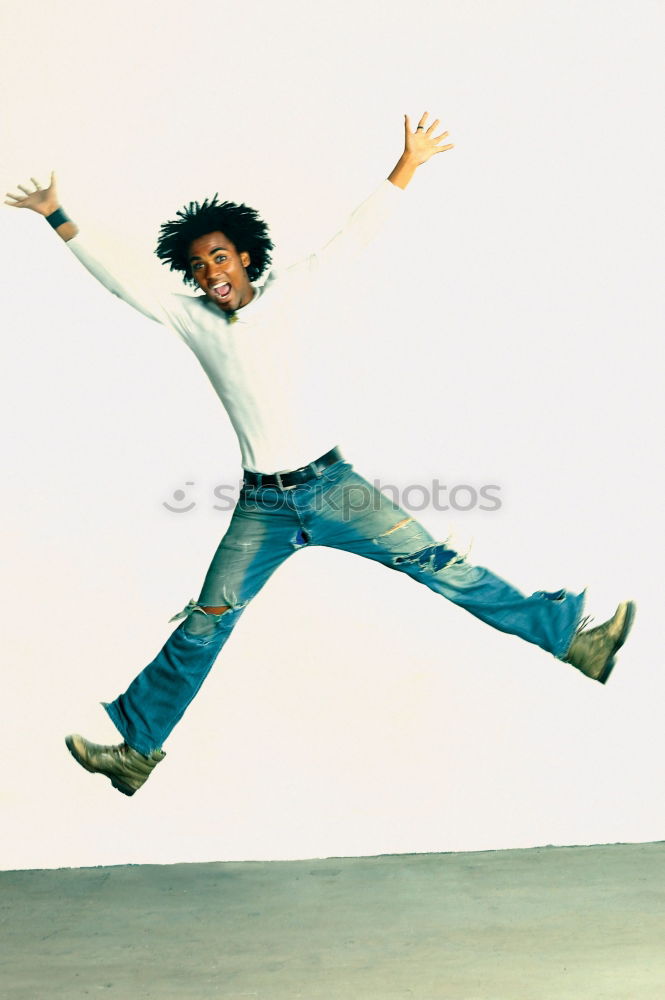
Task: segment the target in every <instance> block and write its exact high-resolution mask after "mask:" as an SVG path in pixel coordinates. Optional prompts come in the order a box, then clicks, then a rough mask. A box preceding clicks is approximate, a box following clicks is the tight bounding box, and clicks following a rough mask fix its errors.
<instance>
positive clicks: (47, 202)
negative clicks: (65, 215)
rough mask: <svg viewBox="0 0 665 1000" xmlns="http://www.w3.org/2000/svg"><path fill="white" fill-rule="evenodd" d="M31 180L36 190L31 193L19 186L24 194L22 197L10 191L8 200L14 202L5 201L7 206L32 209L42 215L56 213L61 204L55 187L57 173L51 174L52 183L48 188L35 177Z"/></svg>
mask: <svg viewBox="0 0 665 1000" xmlns="http://www.w3.org/2000/svg"><path fill="white" fill-rule="evenodd" d="M30 180H31V181H32V183H33V184H34V186H35V190H34V191H30V190H29V189H28V188H27V187H24V186H23V185H22V184H19V185H18V189H19V191H23V192H24V193H23V194H22V195H20V194H12V193H11V192H10V191H8V192H7V198H11V199H12V200H11V201H5V205H11V206H12V208H31V209H32V211H33V212H38V213H39V214H40V215H50V214H51V213H52V212H55V210H56V208H58V206H59V204H60V203H59V201H58V192H57V190H56V186H55V171H52V172H51V182H50V184H49V186H48V187H47V188H42V187H41V185H40V183H39V181H36V180H35V178H34V177H31V178H30Z"/></svg>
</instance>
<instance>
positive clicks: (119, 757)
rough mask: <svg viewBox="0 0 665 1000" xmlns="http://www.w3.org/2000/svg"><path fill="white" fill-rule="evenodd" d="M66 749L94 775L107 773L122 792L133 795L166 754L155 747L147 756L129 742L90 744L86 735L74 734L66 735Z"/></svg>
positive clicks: (112, 782)
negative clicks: (111, 744)
mask: <svg viewBox="0 0 665 1000" xmlns="http://www.w3.org/2000/svg"><path fill="white" fill-rule="evenodd" d="M65 743H66V744H67V749H68V750H69V752H70V753H71V755H72V757H74V759H75V760H77V761H78V762H79V764H80V765H81V767H84V768H85V769H86V771H91V772H92V773H93V774H105V775H106V777H107V778H110V779H111V784H112V785H113V787H114V788H117V789H118V791H119V792H122V794H123V795H133V794H134V792H137V791H138V790H139V788H140V787H141V785H144V784H145V782H146V781H147V780H148V778H149V777H150V773H151V771H152V769H153V768H154V767H156V766H157V764H159V762H160V760H163V759H164V757H166V754H165V753H164V751H163V750H153V751H152V753H151V754H150V756H149V757H144V756H143V754H142V753H139V752H138V750H133V749H132V748H131V747H128V746H127V744H126V743H120V744H119V745H118V746H101V745H100V744H99V743H90V742H89V741H88V740H86V738H85V737H84V736H79V734H78V733H74V734H73V735H71V736H66V737H65Z"/></svg>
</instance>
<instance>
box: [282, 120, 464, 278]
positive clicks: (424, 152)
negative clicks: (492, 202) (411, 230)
mask: <svg viewBox="0 0 665 1000" xmlns="http://www.w3.org/2000/svg"><path fill="white" fill-rule="evenodd" d="M427 118H428V112H427V111H425V113H424V114H423V115H421V118H420V121H419V122H418V125H417V126H416V128H415V129H413V130H412V129H411V124H410V122H409V117H408V115H405V116H404V150H403V152H402V154H401V156H400V158H399V160H398V161H397V163H396V164H395V166H394V167H393V169H392V170H391V172H390V174H389V175H388V177H387V178H386V179H385V180H384V181H382V182H381V184H380V185H379V186H378V187H377V188H376V189H375V190H374V191H373V193H372V194H371V195H370V196H369V198H367V199H366V200H365V201H363V202H362V204H361V205H359V206H358V208H356V210H355V211H354V212H353V213H352V214H351V216H350V217H349V218H348V220H347V221H346V223H345V225H344V226H343V228H342V229H341V230H340V231H339V232H338V233H336V234H335V236H333V238H332V239H331V240H330V241H329V242H328V243H326V245H325V246H324V247H322V248H321V249H320V250H319V251H317V252H316V253H313V254H310V255H309V256H308V257H306V258H304V259H303V260H301V261H298V262H297V263H296V264H293V265H292V266H291V267H289V268H287V271H288V272H289V273H291V274H295V273H298V272H300V273H302V272H303V271H308V272H310V273H316V272H318V273H321V274H324V273H326V272H328V271H336V269H337V267H344V266H345V265H346V264H348V263H350V262H351V261H353V260H354V258H356V257H357V256H358V254H359V253H360V252H361V251H362V250H363V249H364V248H365V247H366V246H367V245H368V244H369V243H370V241H371V240H372V239H374V237H375V236H376V235H377V234H378V233H379V232H380V230H381V228H382V227H383V225H384V223H385V222H386V220H387V219H388V218H389V217H390V216H391V215H392V213H393V211H394V209H395V207H396V206H397V204H398V202H399V201H400V200H401V198H402V197H403V195H402V194H400V191H399V190H397V189H401V190H402V191H403V190H404V189H405V188H406V186H407V185H408V184H409V182H410V181H411V179H412V178H413V175H414V174H415V172H416V170H417V169H418V167H419V166H421V165H422V164H423V163H426V162H427V161H428V160H429V159H431V158H432V157H433V156H434V155H435V154H436V153H445V152H446V150H448V149H452V148H453V143H447V144H445V145H441V142H442V140H443V139H444V138H445V137H446V136H447V135H448V133H447V132H442V133H441V134H439V135H435V132H436V130H437V126H438V124H439V119H438V118H436V119H435V120H434V121H433V122H432V124H431V125H429V126H427V124H426V123H427Z"/></svg>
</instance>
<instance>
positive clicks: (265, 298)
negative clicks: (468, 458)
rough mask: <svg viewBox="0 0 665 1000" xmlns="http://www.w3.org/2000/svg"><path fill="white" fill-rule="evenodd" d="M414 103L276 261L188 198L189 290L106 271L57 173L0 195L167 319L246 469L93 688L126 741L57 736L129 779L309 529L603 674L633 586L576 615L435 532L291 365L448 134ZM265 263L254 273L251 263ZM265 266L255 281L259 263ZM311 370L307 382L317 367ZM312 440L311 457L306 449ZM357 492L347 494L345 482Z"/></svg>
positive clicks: (258, 240) (111, 283)
mask: <svg viewBox="0 0 665 1000" xmlns="http://www.w3.org/2000/svg"><path fill="white" fill-rule="evenodd" d="M427 120H428V113H427V112H425V113H424V114H423V115H422V117H421V118H420V121H419V123H418V125H417V127H416V128H415V129H412V128H411V124H410V122H409V118H408V116H406V115H405V116H404V136H405V141H404V151H403V153H402V155H401V156H400V158H399V160H398V161H397V163H396V165H395V167H394V169H393V170H392V171H391V173H390V174H389V176H388V177H387V178H386V179H385V180H383V181H382V182H381V183H380V184H379V185H378V186H377V187H376V189H375V190H374V192H373V193H372V194H371V195H370V197H369V198H367V199H366V200H365V201H364V202H363V203H362V204H361V205H360V206H359V208H357V209H356V210H355V212H353V214H352V215H351V216H350V218H349V219H348V221H347V222H346V224H345V225H344V227H343V228H342V229H341V230H340V232H339V233H337V235H336V236H335V237H334V238H333V239H332V240H331V241H330V242H329V243H328V244H327V245H326V246H324V247H323V249H321V250H320V251H318V252H317V253H314V254H312V255H311V256H309V257H307V258H305V259H304V260H302V261H300V262H298V263H297V264H294V265H293V266H291V267H289V268H286V269H285V270H284V271H283V272H280V271H276V270H275V269H273V268H271V267H270V264H271V253H270V251H271V250H272V249H273V243H272V241H271V240H270V237H269V235H268V227H267V225H266V224H265V222H263V221H262V220H261V219H260V218H259V216H258V214H257V213H256V211H255V210H254V209H251V208H249V207H247V206H246V205H244V204H241V205H238V204H236V203H234V202H228V201H225V202H221V203H220V202H219V201H218V199H217V195H215V197H214V198H212V199H211V200H208V199H206V201H204V202H203V204H199V203H198V202H196V203H194V202H190V204H189V205H188V206H185V207H184V208H183V209H181V210H180V211H179V212H177V213H176V214H177V218H176V219H173V220H171V221H169V222H166V223H164V224H163V225H162V227H161V230H160V236H159V241H158V244H157V248H156V251H155V252H156V255H157V257H158V258H159V259H160V260H161V261H162V262H163V263H164V264H168V265H169V266H170V269H171V270H172V271H177V272H179V273H180V274H181V275H182V277H183V281H184V282H185V284H186V285H189V286H193V287H194V288H195V289H196V290H198V291H200V292H201V293H202V294H197V295H195V296H192V295H174V294H165V293H159V292H158V293H155V292H153V291H152V290H151V289H150V288H149V287H146V286H145V285H144V284H143V283H142V282H140V281H136V280H135V278H134V276H132V275H131V274H130V275H128V276H127V277H126V278H125V277H123V278H117V277H115V273H112V272H111V271H108V270H107V269H106V267H105V266H104V265H103V264H101V263H100V262H99V261H98V260H97V258H96V257H95V255H94V253H93V250H92V249H91V248H90V247H89V246H88V243H87V241H86V239H85V237H84V236H82V235H80V233H79V230H78V227H77V226H76V225H75V223H74V222H72V221H71V220H70V219H69V218H68V217H67V216H66V215H65V213H64V211H63V209H62V207H61V206H60V202H59V200H58V195H57V191H56V182H55V176H54V175H53V174H52V175H51V181H50V184H49V186H48V187H47V188H42V187H41V186H40V185H39V183H38V182H37V181H36V180H35V179H34V178H32V185H33V189H30V188H29V187H26V186H23V185H19V190H20V191H22V192H23V194H22V195H21V194H8V195H7V197H8V199H9V200H8V201H6V202H5V204H8V205H11V206H13V207H15V208H29V209H32V210H33V211H35V212H38V213H39V214H40V215H43V216H45V218H46V221H47V222H48V223H49V224H50V225H51V226H52V227H53V229H55V231H56V232H57V233H58V235H59V236H60V237H61V238H62V239H63V240H64V241H65V242H66V244H67V246H68V248H69V249H70V250H71V251H72V252H73V253H74V254H75V256H76V257H77V258H78V259H79V261H80V262H81V263H82V264H83V266H84V267H86V268H87V269H88V270H89V271H90V272H91V273H92V274H93V275H94V276H95V277H96V278H97V279H98V280H99V281H100V282H101V283H102V284H103V285H105V287H106V288H108V289H109V291H111V292H113V293H114V294H115V295H117V296H119V297H120V298H121V299H123V300H124V301H125V302H128V303H129V304H130V305H131V306H133V307H134V308H135V309H137V310H138V311H139V312H141V313H143V315H145V316H147V317H149V318H150V319H153V320H156V321H157V322H158V323H161V324H163V325H165V326H167V327H170V328H171V329H173V330H174V331H175V332H176V333H177V334H178V335H179V336H180V337H181V338H182V339H183V340H184V341H185V343H186V344H187V346H188V347H189V348H191V350H192V351H193V352H194V353H195V355H196V357H197V358H198V360H199V361H200V363H201V365H202V366H203V369H204V371H205V373H206V375H207V376H208V378H209V379H210V381H211V383H212V385H213V387H214V389H215V391H216V392H217V394H218V395H219V398H220V399H221V401H222V404H223V405H224V407H225V409H226V412H227V414H228V416H229V418H230V420H231V423H232V425H233V427H234V429H235V431H236V434H237V436H238V442H239V446H240V454H241V461H242V467H243V474H244V479H243V486H242V489H241V492H240V496H239V499H238V501H237V503H236V506H235V509H234V511H233V515H232V518H231V522H230V524H229V527H228V530H227V531H226V533H225V535H224V537H223V538H222V540H221V542H220V543H219V547H218V548H217V551H216V553H215V555H214V557H213V560H212V563H211V565H210V567H209V569H208V572H207V575H206V577H205V580H204V582H203V587H202V590H201V592H200V594H199V597H198V600H196V601H195V600H190V601H189V603H188V604H187V605H186V607H185V608H184V609H183V610H182V611H180V612H179V613H178V614H176V615H174V616H173V618H171V619H170V620H171V621H178V620H180V621H179V624H178V625H177V627H176V628H175V629H174V631H173V632H172V633H171V635H170V636H169V637H168V639H167V640H166V642H165V644H164V646H163V647H162V649H161V650H160V651H159V652H158V654H157V656H156V657H155V659H154V660H152V662H151V663H149V664H148V665H147V666H146V667H145V668H144V669H143V670H142V671H141V672H140V673H139V674H138V676H137V677H136V678H135V679H134V680H133V681H132V682H131V684H130V685H129V687H128V688H127V690H126V691H125V692H124V694H121V695H119V696H118V697H117V698H116V699H115V701H112V702H110V703H108V704H104V708H105V709H106V711H107V712H108V714H109V716H110V718H111V719H112V721H113V723H114V724H115V726H116V728H117V729H118V731H119V733H120V734H121V736H122V739H123V742H122V743H119V744H117V745H113V746H101V745H99V744H96V743H91V742H89V741H88V740H87V739H85V738H84V737H83V736H79V735H71V736H67V738H66V743H67V746H68V748H69V750H70V752H71V753H72V755H73V756H74V758H75V759H76V760H77V761H78V763H79V764H81V765H82V766H83V767H84V768H85V769H86V770H88V771H92V772H94V773H99V774H104V775H106V776H107V777H108V778H110V780H111V782H112V784H113V785H114V787H115V788H117V789H118V790H119V791H120V792H122V793H124V794H125V795H133V794H134V792H136V791H137V790H138V789H139V788H140V787H141V786H142V785H143V784H144V783H145V781H146V780H147V778H148V777H149V775H150V773H151V772H152V770H153V768H154V767H155V766H156V765H157V764H158V763H159V762H160V761H161V760H162V759H163V758H164V756H165V754H164V751H163V749H162V747H163V744H164V743H165V741H166V739H167V737H168V736H169V734H170V733H171V731H172V730H173V728H174V726H175V725H176V724H177V722H178V721H179V719H180V718H181V717H182V715H183V713H184V712H185V710H186V709H187V707H188V705H189V704H190V702H191V701H192V699H193V698H194V697H195V695H196V694H197V692H198V690H199V688H200V687H201V684H202V683H203V681H204V680H205V678H206V676H207V674H208V672H209V671H210V669H211V667H212V665H213V663H214V662H215V660H216V658H217V655H218V653H219V652H220V650H221V648H222V646H223V645H224V643H225V642H226V640H227V639H228V637H229V635H230V634H231V632H232V630H233V628H234V627H235V625H236V622H237V621H238V619H239V618H240V616H241V615H242V613H243V612H244V610H245V608H246V607H247V605H248V604H249V602H250V601H251V600H252V598H253V597H254V596H255V595H256V594H257V593H258V592H259V590H260V589H261V588H262V587H263V585H264V584H265V583H266V582H267V580H268V579H269V577H270V576H271V575H272V574H273V573H274V572H275V570H276V569H277V568H278V567H279V566H280V565H281V564H282V563H283V562H284V561H285V559H287V558H288V557H289V556H291V555H292V554H293V553H294V552H296V551H298V550H299V549H304V548H307V547H309V546H313V545H324V546H329V547H331V548H336V549H343V550H345V551H347V552H355V553H356V554H357V555H359V556H364V557H365V558H367V559H374V560H376V561H378V562H380V563H383V565H384V566H387V567H388V568H390V569H394V570H399V571H400V572H402V573H406V574H407V575H408V576H410V577H412V578H413V579H414V580H416V581H417V582H419V583H422V584H425V586H427V587H429V588H430V589H431V590H433V591H435V592H436V593H438V594H441V595H442V596H443V597H446V598H448V600H449V601H452V602H453V603H454V604H457V605H458V606H459V607H461V608H465V609H466V610H467V611H469V612H470V613H471V614H472V615H474V616H475V617H476V618H479V619H480V620H481V621H484V622H486V623H487V624H488V625H491V626H492V627H493V628H495V629H499V630H500V631H502V632H507V633H510V634H512V635H516V636H519V637H520V638H521V639H524V640H526V641H527V642H531V643H534V644H535V645H536V646H540V648H541V649H543V650H545V651H546V652H548V653H550V654H552V655H553V656H555V657H556V658H557V659H559V660H563V661H565V662H566V663H569V664H572V665H573V666H574V667H576V668H577V669H578V670H580V671H582V673H584V674H585V675H586V676H587V677H590V678H591V679H593V680H595V681H599V682H600V683H601V684H604V683H605V682H606V681H607V679H608V677H609V675H610V672H611V670H612V668H613V666H614V662H615V655H616V653H617V650H618V649H619V648H620V647H621V646H622V645H623V643H624V641H625V639H626V636H627V635H628V631H629V629H630V627H631V625H632V622H633V618H634V614H635V606H634V603H633V602H632V601H624V602H622V603H621V604H619V606H618V608H617V610H616V612H615V614H614V615H613V617H612V618H610V619H609V621H607V622H605V623H604V624H602V625H599V626H597V627H596V628H592V629H590V628H587V627H586V626H587V622H588V619H587V618H585V619H582V606H583V601H584V596H585V595H584V592H582V593H581V594H577V595H575V594H573V593H570V592H568V591H566V590H558V591H554V592H547V591H537V592H536V593H534V594H531V595H530V596H528V597H527V596H525V595H524V594H522V593H520V591H518V590H516V589H515V588H514V587H513V586H511V585H510V584H509V583H507V582H506V581H505V580H502V579H501V578H500V577H498V576H495V575H494V574H493V573H492V572H490V571H489V570H488V569H484V568H482V567H479V566H472V565H470V564H469V563H468V562H467V560H466V558H465V557H464V556H461V555H459V554H458V553H457V552H455V551H454V550H453V549H451V548H449V547H448V546H447V544H446V543H445V542H437V541H436V540H435V539H434V538H433V537H432V536H431V535H430V534H429V532H428V531H427V530H426V529H425V528H424V527H423V526H422V525H421V524H419V523H418V522H417V521H416V520H415V519H414V518H412V517H410V516H409V515H407V514H406V513H405V512H404V510H402V509H401V508H400V507H398V506H397V505H395V504H394V503H393V502H392V501H390V500H389V499H388V497H387V496H385V494H383V493H381V492H380V491H379V490H378V489H376V488H375V487H373V486H371V485H370V484H369V483H368V482H367V481H366V480H365V479H363V478H362V477H361V476H360V475H358V473H356V472H355V471H354V468H353V466H352V465H351V463H350V462H348V461H346V460H345V458H344V457H343V455H342V453H341V452H340V450H339V448H338V447H337V444H336V439H337V431H336V428H335V416H336V415H335V412H333V411H331V410H330V409H326V410H324V409H322V410H321V412H318V410H317V411H315V412H313V410H312V407H311V406H308V405H306V402H305V398H304V395H303V385H302V383H301V382H300V380H299V379H298V378H297V376H296V374H295V373H294V372H293V370H292V367H291V366H290V365H289V358H295V357H302V356H303V355H302V353H301V352H302V351H303V350H304V348H305V345H306V341H307V338H308V337H309V336H311V332H312V330H313V329H316V322H317V317H318V318H319V323H320V321H321V317H322V316H323V314H324V312H325V309H326V295H325V289H326V281H328V282H329V281H330V280H331V277H332V276H333V275H334V274H335V273H336V268H337V267H338V266H346V264H347V263H348V262H349V261H352V260H354V259H355V258H356V257H357V256H358V254H359V253H360V251H361V250H362V248H363V247H364V246H365V245H366V244H367V243H368V242H369V241H370V239H372V237H373V236H374V235H375V234H376V233H378V232H379V230H380V227H381V225H382V223H383V222H384V220H386V219H387V218H388V217H389V216H390V214H391V213H392V211H393V209H394V208H395V207H396V206H397V204H398V203H399V202H400V201H401V200H402V199H403V198H404V197H405V195H404V193H403V192H404V189H405V188H406V187H407V185H408V184H409V183H410V181H411V179H412V177H413V175H414V174H415V172H416V170H417V169H418V168H419V167H420V166H421V165H422V164H423V163H426V162H427V161H428V160H430V159H431V158H432V157H433V156H435V155H436V154H439V153H445V152H446V151H447V150H450V149H452V148H453V145H452V143H444V140H445V139H446V137H447V136H448V132H445V131H444V132H440V133H439V134H438V135H437V134H436V132H437V127H438V125H439V119H438V118H437V119H436V120H435V121H433V122H432V123H431V124H428V121H427ZM264 276H265V277H264ZM261 277H264V280H263V281H262V282H261V283H258V279H259V278H261ZM316 376H317V372H316V371H312V372H311V373H310V377H309V378H308V382H311V380H314V379H316ZM315 456H318V457H315ZM352 498H355V499H352Z"/></svg>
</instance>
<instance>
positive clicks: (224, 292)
mask: <svg viewBox="0 0 665 1000" xmlns="http://www.w3.org/2000/svg"><path fill="white" fill-rule="evenodd" d="M210 291H211V292H212V294H213V295H214V297H215V298H216V299H219V301H220V302H226V301H227V300H228V298H229V297H230V295H231V285H230V284H229V283H228V281H225V282H223V283H222V284H221V285H213V287H212V288H211V289H210Z"/></svg>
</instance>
